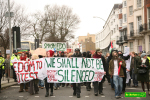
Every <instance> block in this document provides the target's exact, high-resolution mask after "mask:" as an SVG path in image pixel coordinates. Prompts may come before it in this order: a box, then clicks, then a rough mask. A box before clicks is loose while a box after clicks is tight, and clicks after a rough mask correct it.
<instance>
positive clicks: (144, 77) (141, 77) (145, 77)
mask: <svg viewBox="0 0 150 100" xmlns="http://www.w3.org/2000/svg"><path fill="white" fill-rule="evenodd" d="M140 69H145V70H146V72H145V73H142V74H141V73H139V72H138V76H137V80H138V81H141V86H142V90H143V92H145V87H144V83H146V85H147V90H148V94H149V95H150V91H149V69H150V64H149V60H148V59H147V54H146V53H142V54H141V66H138V70H140Z"/></svg>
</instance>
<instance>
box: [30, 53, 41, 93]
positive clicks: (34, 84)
mask: <svg viewBox="0 0 150 100" xmlns="http://www.w3.org/2000/svg"><path fill="white" fill-rule="evenodd" d="M36 59H39V57H38V55H36V54H33V55H32V60H36ZM38 82H39V80H38V79H33V80H32V81H30V95H33V94H38V91H39V88H38Z"/></svg>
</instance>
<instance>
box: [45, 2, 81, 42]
mask: <svg viewBox="0 0 150 100" xmlns="http://www.w3.org/2000/svg"><path fill="white" fill-rule="evenodd" d="M45 16H46V17H45V18H47V20H48V23H47V29H48V30H49V32H48V36H46V38H45V41H48V42H65V41H68V40H69V39H72V38H74V34H73V32H74V30H75V29H77V26H78V24H79V22H80V20H79V17H78V16H77V15H76V14H73V12H72V9H71V8H69V7H68V6H64V5H63V6H57V5H54V6H49V5H47V6H45Z"/></svg>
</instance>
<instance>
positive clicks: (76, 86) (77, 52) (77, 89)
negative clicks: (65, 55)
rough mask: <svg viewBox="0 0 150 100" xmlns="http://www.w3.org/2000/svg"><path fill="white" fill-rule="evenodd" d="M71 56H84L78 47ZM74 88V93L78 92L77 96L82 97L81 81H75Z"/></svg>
mask: <svg viewBox="0 0 150 100" xmlns="http://www.w3.org/2000/svg"><path fill="white" fill-rule="evenodd" d="M71 57H82V54H81V52H80V49H78V48H76V49H75V53H74V54H73V55H72V56H71ZM73 90H74V92H73V95H74V96H75V95H76V94H77V98H80V93H81V83H73Z"/></svg>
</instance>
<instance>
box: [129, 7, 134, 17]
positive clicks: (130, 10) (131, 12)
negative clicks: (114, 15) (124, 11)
mask: <svg viewBox="0 0 150 100" xmlns="http://www.w3.org/2000/svg"><path fill="white" fill-rule="evenodd" d="M129 14H130V16H131V15H133V6H129Z"/></svg>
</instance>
